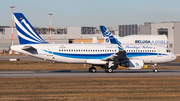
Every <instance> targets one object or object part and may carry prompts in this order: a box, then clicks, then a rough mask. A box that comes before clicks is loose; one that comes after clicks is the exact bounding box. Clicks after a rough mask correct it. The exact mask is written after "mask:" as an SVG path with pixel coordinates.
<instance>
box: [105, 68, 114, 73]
mask: <svg viewBox="0 0 180 101" xmlns="http://www.w3.org/2000/svg"><path fill="white" fill-rule="evenodd" d="M105 72H106V73H112V72H113V69H111V68H106V69H105Z"/></svg>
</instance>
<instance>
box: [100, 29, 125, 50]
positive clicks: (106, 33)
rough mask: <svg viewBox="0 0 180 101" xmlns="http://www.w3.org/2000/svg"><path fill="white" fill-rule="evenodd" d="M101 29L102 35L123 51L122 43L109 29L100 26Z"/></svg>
mask: <svg viewBox="0 0 180 101" xmlns="http://www.w3.org/2000/svg"><path fill="white" fill-rule="evenodd" d="M100 28H101V31H102V34H103V36H104V37H105V38H106V40H108V39H107V37H108V38H109V40H110V42H111V44H117V45H118V46H119V47H118V48H119V50H123V48H122V46H121V43H120V42H119V41H118V40H117V39H116V38H115V37H114V36H113V35H112V34H111V33H110V32H109V31H108V29H106V27H105V26H100Z"/></svg>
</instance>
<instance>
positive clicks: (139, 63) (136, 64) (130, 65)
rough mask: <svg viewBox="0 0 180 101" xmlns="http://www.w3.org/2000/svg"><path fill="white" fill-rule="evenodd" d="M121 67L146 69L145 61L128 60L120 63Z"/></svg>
mask: <svg viewBox="0 0 180 101" xmlns="http://www.w3.org/2000/svg"><path fill="white" fill-rule="evenodd" d="M119 65H120V66H123V67H126V68H127V69H133V70H137V69H142V68H143V67H144V61H143V60H142V59H127V60H124V61H120V64H119Z"/></svg>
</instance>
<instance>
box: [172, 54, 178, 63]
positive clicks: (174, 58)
mask: <svg viewBox="0 0 180 101" xmlns="http://www.w3.org/2000/svg"><path fill="white" fill-rule="evenodd" d="M176 58H177V56H176V54H174V53H172V56H171V59H172V61H174V60H176Z"/></svg>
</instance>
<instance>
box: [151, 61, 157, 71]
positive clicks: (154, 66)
mask: <svg viewBox="0 0 180 101" xmlns="http://www.w3.org/2000/svg"><path fill="white" fill-rule="evenodd" d="M152 66H153V72H154V73H157V72H158V70H157V69H156V66H157V64H156V63H155V64H154V65H152Z"/></svg>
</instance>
